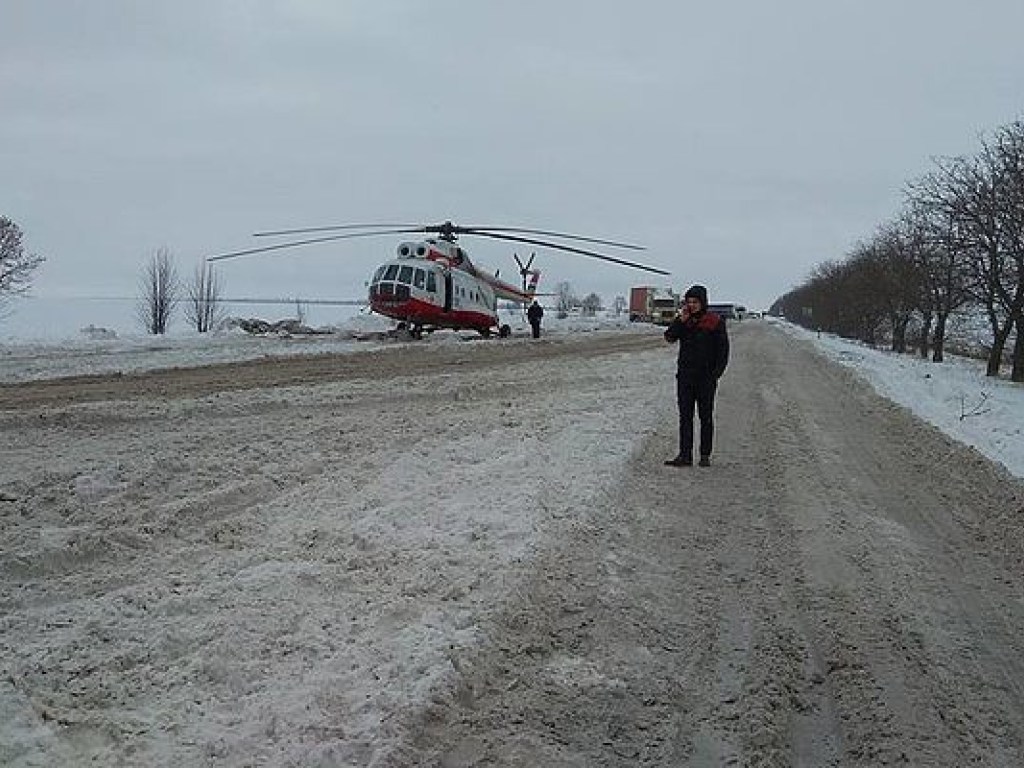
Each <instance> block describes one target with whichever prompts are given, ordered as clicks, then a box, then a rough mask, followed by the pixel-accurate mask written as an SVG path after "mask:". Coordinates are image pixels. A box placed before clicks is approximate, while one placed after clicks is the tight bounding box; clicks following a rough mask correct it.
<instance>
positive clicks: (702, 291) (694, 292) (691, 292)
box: [683, 285, 708, 310]
mask: <svg viewBox="0 0 1024 768" xmlns="http://www.w3.org/2000/svg"><path fill="white" fill-rule="evenodd" d="M683 298H684V299H697V300H698V301H700V307H701V309H704V310H706V309H707V308H708V289H707V288H705V287H704V286H703V285H691V286H690V288H689V289H688V290H687V291H686V293H684V294H683Z"/></svg>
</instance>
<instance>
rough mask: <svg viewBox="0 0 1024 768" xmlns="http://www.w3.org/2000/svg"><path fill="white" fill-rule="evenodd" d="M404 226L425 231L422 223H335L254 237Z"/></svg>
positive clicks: (255, 234)
mask: <svg viewBox="0 0 1024 768" xmlns="http://www.w3.org/2000/svg"><path fill="white" fill-rule="evenodd" d="M399 227H402V228H409V229H413V228H417V227H419V228H420V229H419V230H418V231H424V229H423V225H422V224H335V225H330V226H326V227H299V228H298V229H275V230H272V231H267V232H253V233H252V236H253V237H278V236H281V235H305V234H312V233H313V232H338V231H341V230H348V229H397V228H399ZM368 234H377V235H383V234H387V233H386V232H373V233H368Z"/></svg>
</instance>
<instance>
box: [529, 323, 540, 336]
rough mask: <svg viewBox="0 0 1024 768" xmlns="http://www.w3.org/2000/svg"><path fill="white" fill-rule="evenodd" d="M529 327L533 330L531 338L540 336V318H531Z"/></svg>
mask: <svg viewBox="0 0 1024 768" xmlns="http://www.w3.org/2000/svg"><path fill="white" fill-rule="evenodd" d="M530 329H531V330H532V331H533V338H535V339H539V338H540V320H531V321H530Z"/></svg>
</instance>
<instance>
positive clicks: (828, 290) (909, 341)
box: [773, 121, 1024, 382]
mask: <svg viewBox="0 0 1024 768" xmlns="http://www.w3.org/2000/svg"><path fill="white" fill-rule="evenodd" d="M904 198H905V201H904V205H903V207H902V210H900V211H899V212H898V213H897V214H896V215H895V216H894V218H893V219H892V220H891V221H889V222H886V223H883V224H882V225H880V226H879V227H878V229H877V231H876V232H875V233H874V234H873V235H872V236H871V237H870V238H868V239H866V240H864V241H862V242H859V243H858V244H856V245H855V246H854V247H853V248H852V250H851V252H850V253H849V254H847V256H846V258H845V259H844V260H842V261H832V262H826V263H824V264H821V265H819V266H818V267H816V268H815V269H814V271H813V272H812V274H811V276H810V277H809V278H808V279H807V280H806V281H805V282H804V283H803V284H802V285H800V286H799V287H797V288H795V289H794V290H792V291H790V292H789V293H787V294H786V295H785V296H783V297H781V298H780V299H778V300H777V301H776V303H775V305H774V306H773V312H775V313H777V314H782V315H784V316H785V317H786V318H787V319H789V320H790V321H792V322H795V323H799V324H800V325H803V326H806V327H809V328H815V329H819V330H824V331H829V332H832V333H837V334H840V335H842V336H845V337H848V338H857V339H861V340H863V341H865V342H868V343H870V344H875V343H878V342H879V341H880V340H881V339H882V337H886V338H887V339H888V340H889V341H890V342H891V346H892V349H893V350H894V351H897V352H905V351H907V350H908V348H910V347H916V348H917V350H918V351H919V352H920V354H921V356H922V357H928V355H929V353H930V354H931V356H932V359H933V360H935V361H937V362H940V361H942V359H943V351H944V348H945V344H946V331H947V322H948V320H949V318H950V315H951V314H953V313H954V312H956V311H957V310H961V309H969V310H972V311H981V312H983V313H984V315H985V317H986V318H987V320H988V327H989V331H990V339H989V343H987V344H986V347H987V352H988V364H987V373H988V375H989V376H998V375H999V374H1000V370H1001V367H1002V366H1003V365H1004V360H1005V358H1006V357H1009V359H1010V363H1011V372H1010V377H1011V379H1012V380H1013V381H1017V382H1022V381H1024V122H1021V121H1016V122H1014V123H1011V124H1009V125H1007V126H1004V127H1002V128H999V129H998V130H996V131H994V132H992V133H991V134H988V135H985V136H982V138H981V150H980V151H979V152H978V153H977V154H976V155H973V156H970V157H951V158H940V159H937V160H935V161H934V167H933V168H932V170H930V171H929V172H928V173H926V174H925V175H924V176H922V177H921V178H918V179H915V180H913V181H910V182H908V183H907V185H906V189H905V194H904ZM1011 338H1013V348H1012V351H1011V353H1010V354H1009V355H1007V345H1008V342H1009V341H1010V340H1011Z"/></svg>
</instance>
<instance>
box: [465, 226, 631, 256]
mask: <svg viewBox="0 0 1024 768" xmlns="http://www.w3.org/2000/svg"><path fill="white" fill-rule="evenodd" d="M459 229H461V230H462V232H463V234H467V235H473V234H479V233H483V232H497V233H499V234H500V233H502V232H519V233H521V234H524V235H545V236H546V237H560V238H564V239H566V240H579V241H580V242H583V243H597V244H598V245H612V246H615V247H616V248H628V249H629V250H631V251H646V250H647V248H646V247H645V246H642V245H633V244H632V243H620V242H618V241H617V240H602V239H601V238H597V237H584V236H583V235H569V234H566V233H565V232H552V231H550V230H547V229H526V228H525V227H460V228H459Z"/></svg>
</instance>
